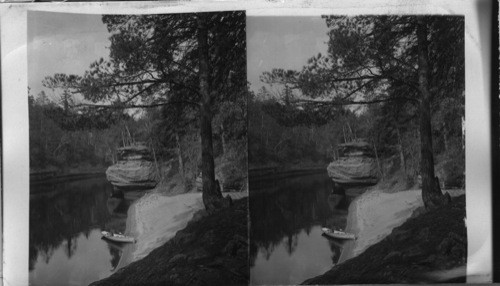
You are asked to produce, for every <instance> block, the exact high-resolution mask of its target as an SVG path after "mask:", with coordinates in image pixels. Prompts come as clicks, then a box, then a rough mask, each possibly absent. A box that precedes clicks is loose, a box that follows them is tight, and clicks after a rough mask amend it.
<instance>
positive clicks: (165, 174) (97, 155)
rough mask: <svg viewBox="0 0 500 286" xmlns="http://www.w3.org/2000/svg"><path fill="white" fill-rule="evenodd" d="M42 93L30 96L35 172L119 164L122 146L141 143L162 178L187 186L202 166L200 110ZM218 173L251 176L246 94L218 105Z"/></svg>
mask: <svg viewBox="0 0 500 286" xmlns="http://www.w3.org/2000/svg"><path fill="white" fill-rule="evenodd" d="M64 102H65V101H64V97H62V99H61V102H58V101H54V100H50V99H48V96H47V95H46V94H45V93H44V92H41V93H40V94H38V95H37V96H36V97H35V96H33V95H30V96H29V117H30V168H31V171H32V172H40V171H56V172H58V173H59V172H69V171H71V172H78V171H82V172H88V171H90V170H95V169H102V170H104V169H105V168H106V167H107V166H109V165H112V164H114V163H116V161H117V160H118V158H117V152H116V149H117V148H119V147H122V146H128V145H131V144H134V143H136V142H142V143H145V144H146V145H147V146H148V147H149V148H150V149H151V151H152V153H153V159H154V160H155V162H156V164H157V166H158V170H159V171H160V172H161V174H160V177H161V178H162V179H163V180H165V181H169V180H170V181H171V179H172V178H174V177H175V178H176V179H178V181H180V182H181V183H183V184H184V185H185V187H186V189H190V188H192V187H193V186H194V182H195V180H196V177H197V176H198V175H199V173H200V171H201V167H200V165H201V147H200V138H199V122H198V120H197V119H198V118H197V111H196V109H195V108H191V107H189V106H182V105H181V106H179V105H166V106H162V107H156V108H148V109H141V111H140V112H137V113H127V112H125V111H124V110H122V111H118V112H117V111H116V110H104V109H102V110H97V109H92V110H90V109H89V110H88V113H82V111H81V110H79V111H74V110H72V109H71V108H67V106H66V107H65V104H64ZM212 124H213V126H214V132H213V140H214V157H215V164H216V174H217V178H218V179H219V180H221V181H224V182H225V183H226V184H228V185H233V186H234V187H241V186H243V185H244V181H245V179H246V165H247V161H246V160H247V159H246V158H247V156H246V155H247V152H246V149H247V139H246V128H247V126H246V98H245V97H243V96H242V97H237V98H235V99H234V101H226V102H224V103H219V104H218V105H217V113H216V114H215V116H214V118H213V123H212Z"/></svg>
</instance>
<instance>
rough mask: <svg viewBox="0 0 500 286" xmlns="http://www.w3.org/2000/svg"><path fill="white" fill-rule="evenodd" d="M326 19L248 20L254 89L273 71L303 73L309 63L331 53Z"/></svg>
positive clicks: (249, 59)
mask: <svg viewBox="0 0 500 286" xmlns="http://www.w3.org/2000/svg"><path fill="white" fill-rule="evenodd" d="M327 31H328V30H327V27H326V24H325V20H324V19H321V17H320V16H317V17H297V16H295V17H283V16H282V17H279V16H275V17H247V61H248V63H247V66H248V75H247V76H248V81H249V82H250V84H251V85H250V88H251V89H252V90H253V91H254V92H257V91H258V90H259V89H260V88H261V87H262V86H263V83H262V82H261V81H260V80H259V77H260V75H261V74H262V73H263V72H265V71H271V70H272V69H273V68H283V69H296V70H301V69H302V67H303V66H304V65H305V64H306V63H307V60H308V59H309V58H311V57H312V56H314V55H317V54H318V53H322V54H325V53H326V51H327V48H328V46H327V41H328V36H327V34H326V33H327Z"/></svg>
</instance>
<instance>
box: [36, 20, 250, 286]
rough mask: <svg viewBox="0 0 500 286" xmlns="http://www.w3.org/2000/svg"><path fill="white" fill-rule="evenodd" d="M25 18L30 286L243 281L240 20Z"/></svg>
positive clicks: (244, 232)
mask: <svg viewBox="0 0 500 286" xmlns="http://www.w3.org/2000/svg"><path fill="white" fill-rule="evenodd" d="M27 17H28V46H27V56H28V86H27V88H28V97H29V98H28V104H29V169H30V196H29V283H30V285H89V284H91V285H139V284H140V285H143V284H145V283H146V284H162V285H163V284H165V285H221V284H231V285H248V283H249V265H248V202H247V199H248V182H247V165H248V164H247V153H248V152H247V150H248V149H247V96H248V87H247V68H246V62H247V60H246V59H247V57H246V46H247V45H246V32H245V27H246V14H245V12H244V11H226V12H204V13H181V14H143V15H95V14H73V13H60V12H41V11H29V12H28V15H27Z"/></svg>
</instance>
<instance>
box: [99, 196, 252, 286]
mask: <svg viewBox="0 0 500 286" xmlns="http://www.w3.org/2000/svg"><path fill="white" fill-rule="evenodd" d="M188 195H190V194H188ZM239 196H241V194H240V195H239ZM151 198H153V196H150V197H149V198H148V197H145V199H144V200H143V202H146V201H148V202H149V203H151V202H152V201H151ZM141 200H142V199H141ZM150 206H151V205H150ZM136 214H137V211H136ZM144 214H145V213H142V214H141V215H140V216H142V215H144ZM247 215H248V206H247V200H246V199H245V198H244V197H243V198H242V199H237V200H235V201H234V203H233V205H232V206H231V207H229V208H227V209H224V210H221V211H219V212H217V213H215V214H213V215H206V214H204V211H199V212H197V213H196V214H195V218H194V219H192V220H190V221H189V222H188V223H187V225H186V227H185V228H183V229H181V230H180V231H177V232H176V233H175V235H174V236H173V237H172V238H171V239H170V240H168V241H167V242H166V243H163V244H161V243H160V242H158V241H155V243H159V244H161V245H160V246H159V247H157V248H155V249H153V250H152V251H151V252H150V253H149V254H148V255H146V256H145V257H144V258H142V259H139V260H137V261H135V262H132V263H131V264H129V265H128V266H125V267H124V268H122V269H120V270H118V271H117V272H116V273H114V274H113V275H111V276H110V277H108V278H105V279H103V280H100V281H97V282H94V283H93V284H91V285H144V284H147V285H223V284H225V285H248V279H249V266H248V251H247V250H248V224H247ZM165 218H166V217H165ZM136 219H137V220H138V221H139V220H141V219H142V217H139V218H136ZM178 219H180V217H178ZM138 229H140V227H138ZM164 231H169V230H167V229H164ZM159 239H160V240H161V239H163V238H159ZM150 242H151V241H150ZM139 243H140V242H139ZM149 246H151V244H149ZM138 249H139V247H138Z"/></svg>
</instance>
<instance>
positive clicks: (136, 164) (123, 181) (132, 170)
mask: <svg viewBox="0 0 500 286" xmlns="http://www.w3.org/2000/svg"><path fill="white" fill-rule="evenodd" d="M118 159H119V161H118V162H117V163H116V164H114V165H112V166H110V167H109V168H108V169H107V170H106V177H107V179H108V181H109V182H110V183H111V184H113V186H115V187H116V188H118V189H121V190H127V189H129V190H138V189H151V188H154V187H155V186H156V184H157V183H158V178H157V174H156V168H155V165H154V163H153V162H152V161H151V159H152V156H151V154H150V152H149V149H148V148H147V147H146V146H145V145H142V144H138V145H134V146H127V147H122V148H119V149H118Z"/></svg>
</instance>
